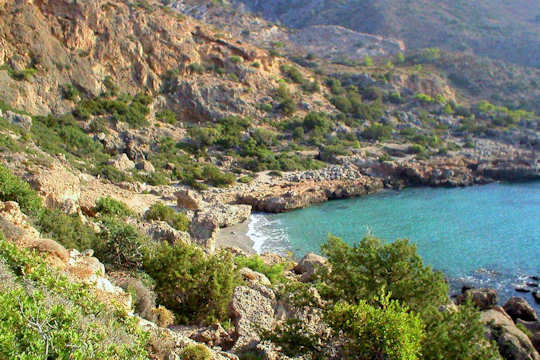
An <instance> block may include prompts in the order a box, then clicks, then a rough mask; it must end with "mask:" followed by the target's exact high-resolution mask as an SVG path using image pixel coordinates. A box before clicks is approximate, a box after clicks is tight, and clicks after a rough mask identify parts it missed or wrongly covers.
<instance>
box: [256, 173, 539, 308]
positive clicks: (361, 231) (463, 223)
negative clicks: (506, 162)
mask: <svg viewBox="0 0 540 360" xmlns="http://www.w3.org/2000/svg"><path fill="white" fill-rule="evenodd" d="M368 233H371V234H372V235H374V236H376V237H379V238H382V239H383V240H385V241H392V240H395V239H398V238H407V239H409V240H410V241H411V242H413V243H415V244H416V245H417V248H418V253H419V254H420V255H421V256H422V258H423V260H424V262H425V263H426V264H429V265H431V266H432V268H434V269H436V270H440V271H443V272H444V274H445V275H446V276H447V278H448V279H449V281H450V283H451V285H452V288H453V291H454V292H455V291H457V290H458V289H459V288H460V287H461V286H462V285H465V284H467V285H473V286H477V287H480V286H482V287H484V286H485V287H493V288H496V289H497V290H498V291H499V295H500V298H501V301H505V300H506V299H507V298H508V297H509V296H523V297H525V298H526V299H527V300H528V301H529V303H530V304H531V305H533V306H535V307H536V309H540V306H539V304H535V302H534V300H533V298H532V296H531V294H527V293H519V294H518V293H517V292H515V291H514V288H515V287H516V286H524V285H525V284H526V283H527V282H531V279H530V278H529V277H530V276H532V275H540V182H532V183H518V184H501V183H495V184H489V185H484V186H474V187H466V188H410V189H405V190H402V191H399V192H395V191H388V192H384V193H379V194H375V195H370V196H365V197H360V198H354V199H347V200H336V201H330V202H327V203H324V204H320V205H316V206H312V207H310V208H307V209H302V210H296V211H293V212H290V213H283V214H254V215H252V218H251V220H250V224H249V231H248V236H249V237H250V238H251V239H252V240H253V241H254V244H255V245H254V248H255V250H256V251H257V252H266V251H271V252H281V253H286V252H292V253H293V254H294V255H295V256H296V257H301V256H303V255H305V254H306V253H308V252H315V253H320V245H321V244H322V243H324V242H325V241H326V239H327V236H328V234H332V235H335V236H339V237H341V238H343V239H344V240H345V241H347V242H348V243H353V242H356V241H358V240H359V239H361V238H362V237H363V236H364V235H366V234H368ZM530 289H531V290H535V288H533V287H531V288H530Z"/></svg>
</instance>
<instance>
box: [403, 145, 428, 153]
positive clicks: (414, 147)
mask: <svg viewBox="0 0 540 360" xmlns="http://www.w3.org/2000/svg"><path fill="white" fill-rule="evenodd" d="M407 151H408V152H409V153H411V154H423V153H425V152H426V149H425V148H424V147H423V146H422V145H420V144H412V145H411V146H409V149H408V150H407Z"/></svg>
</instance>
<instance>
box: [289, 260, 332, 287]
mask: <svg viewBox="0 0 540 360" xmlns="http://www.w3.org/2000/svg"><path fill="white" fill-rule="evenodd" d="M327 264H328V260H326V258H324V257H322V256H320V255H317V254H314V253H309V254H307V255H306V256H304V257H303V258H302V259H301V260H300V262H298V264H297V265H296V266H295V267H294V271H295V272H296V273H297V274H301V275H302V281H304V282H306V281H311V280H312V279H313V278H314V276H315V274H316V272H317V269H319V268H320V267H322V266H327Z"/></svg>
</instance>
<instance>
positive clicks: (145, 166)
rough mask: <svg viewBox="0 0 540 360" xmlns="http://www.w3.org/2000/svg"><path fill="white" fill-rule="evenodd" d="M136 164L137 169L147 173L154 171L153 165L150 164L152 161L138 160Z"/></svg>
mask: <svg viewBox="0 0 540 360" xmlns="http://www.w3.org/2000/svg"><path fill="white" fill-rule="evenodd" d="M136 166H137V169H138V170H142V171H144V172H147V173H153V172H155V171H156V169H155V168H154V165H152V163H151V162H150V161H148V160H142V161H139V162H138V163H137V165H136Z"/></svg>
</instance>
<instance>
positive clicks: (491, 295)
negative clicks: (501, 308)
mask: <svg viewBox="0 0 540 360" xmlns="http://www.w3.org/2000/svg"><path fill="white" fill-rule="evenodd" d="M468 298H470V299H471V300H472V302H473V304H474V305H476V306H477V307H478V308H479V309H480V310H489V309H492V308H493V307H495V306H497V291H496V290H494V289H467V290H465V292H464V293H463V294H460V295H459V296H458V297H457V299H456V300H457V303H458V304H463V303H465V302H466V301H467V299H468Z"/></svg>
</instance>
